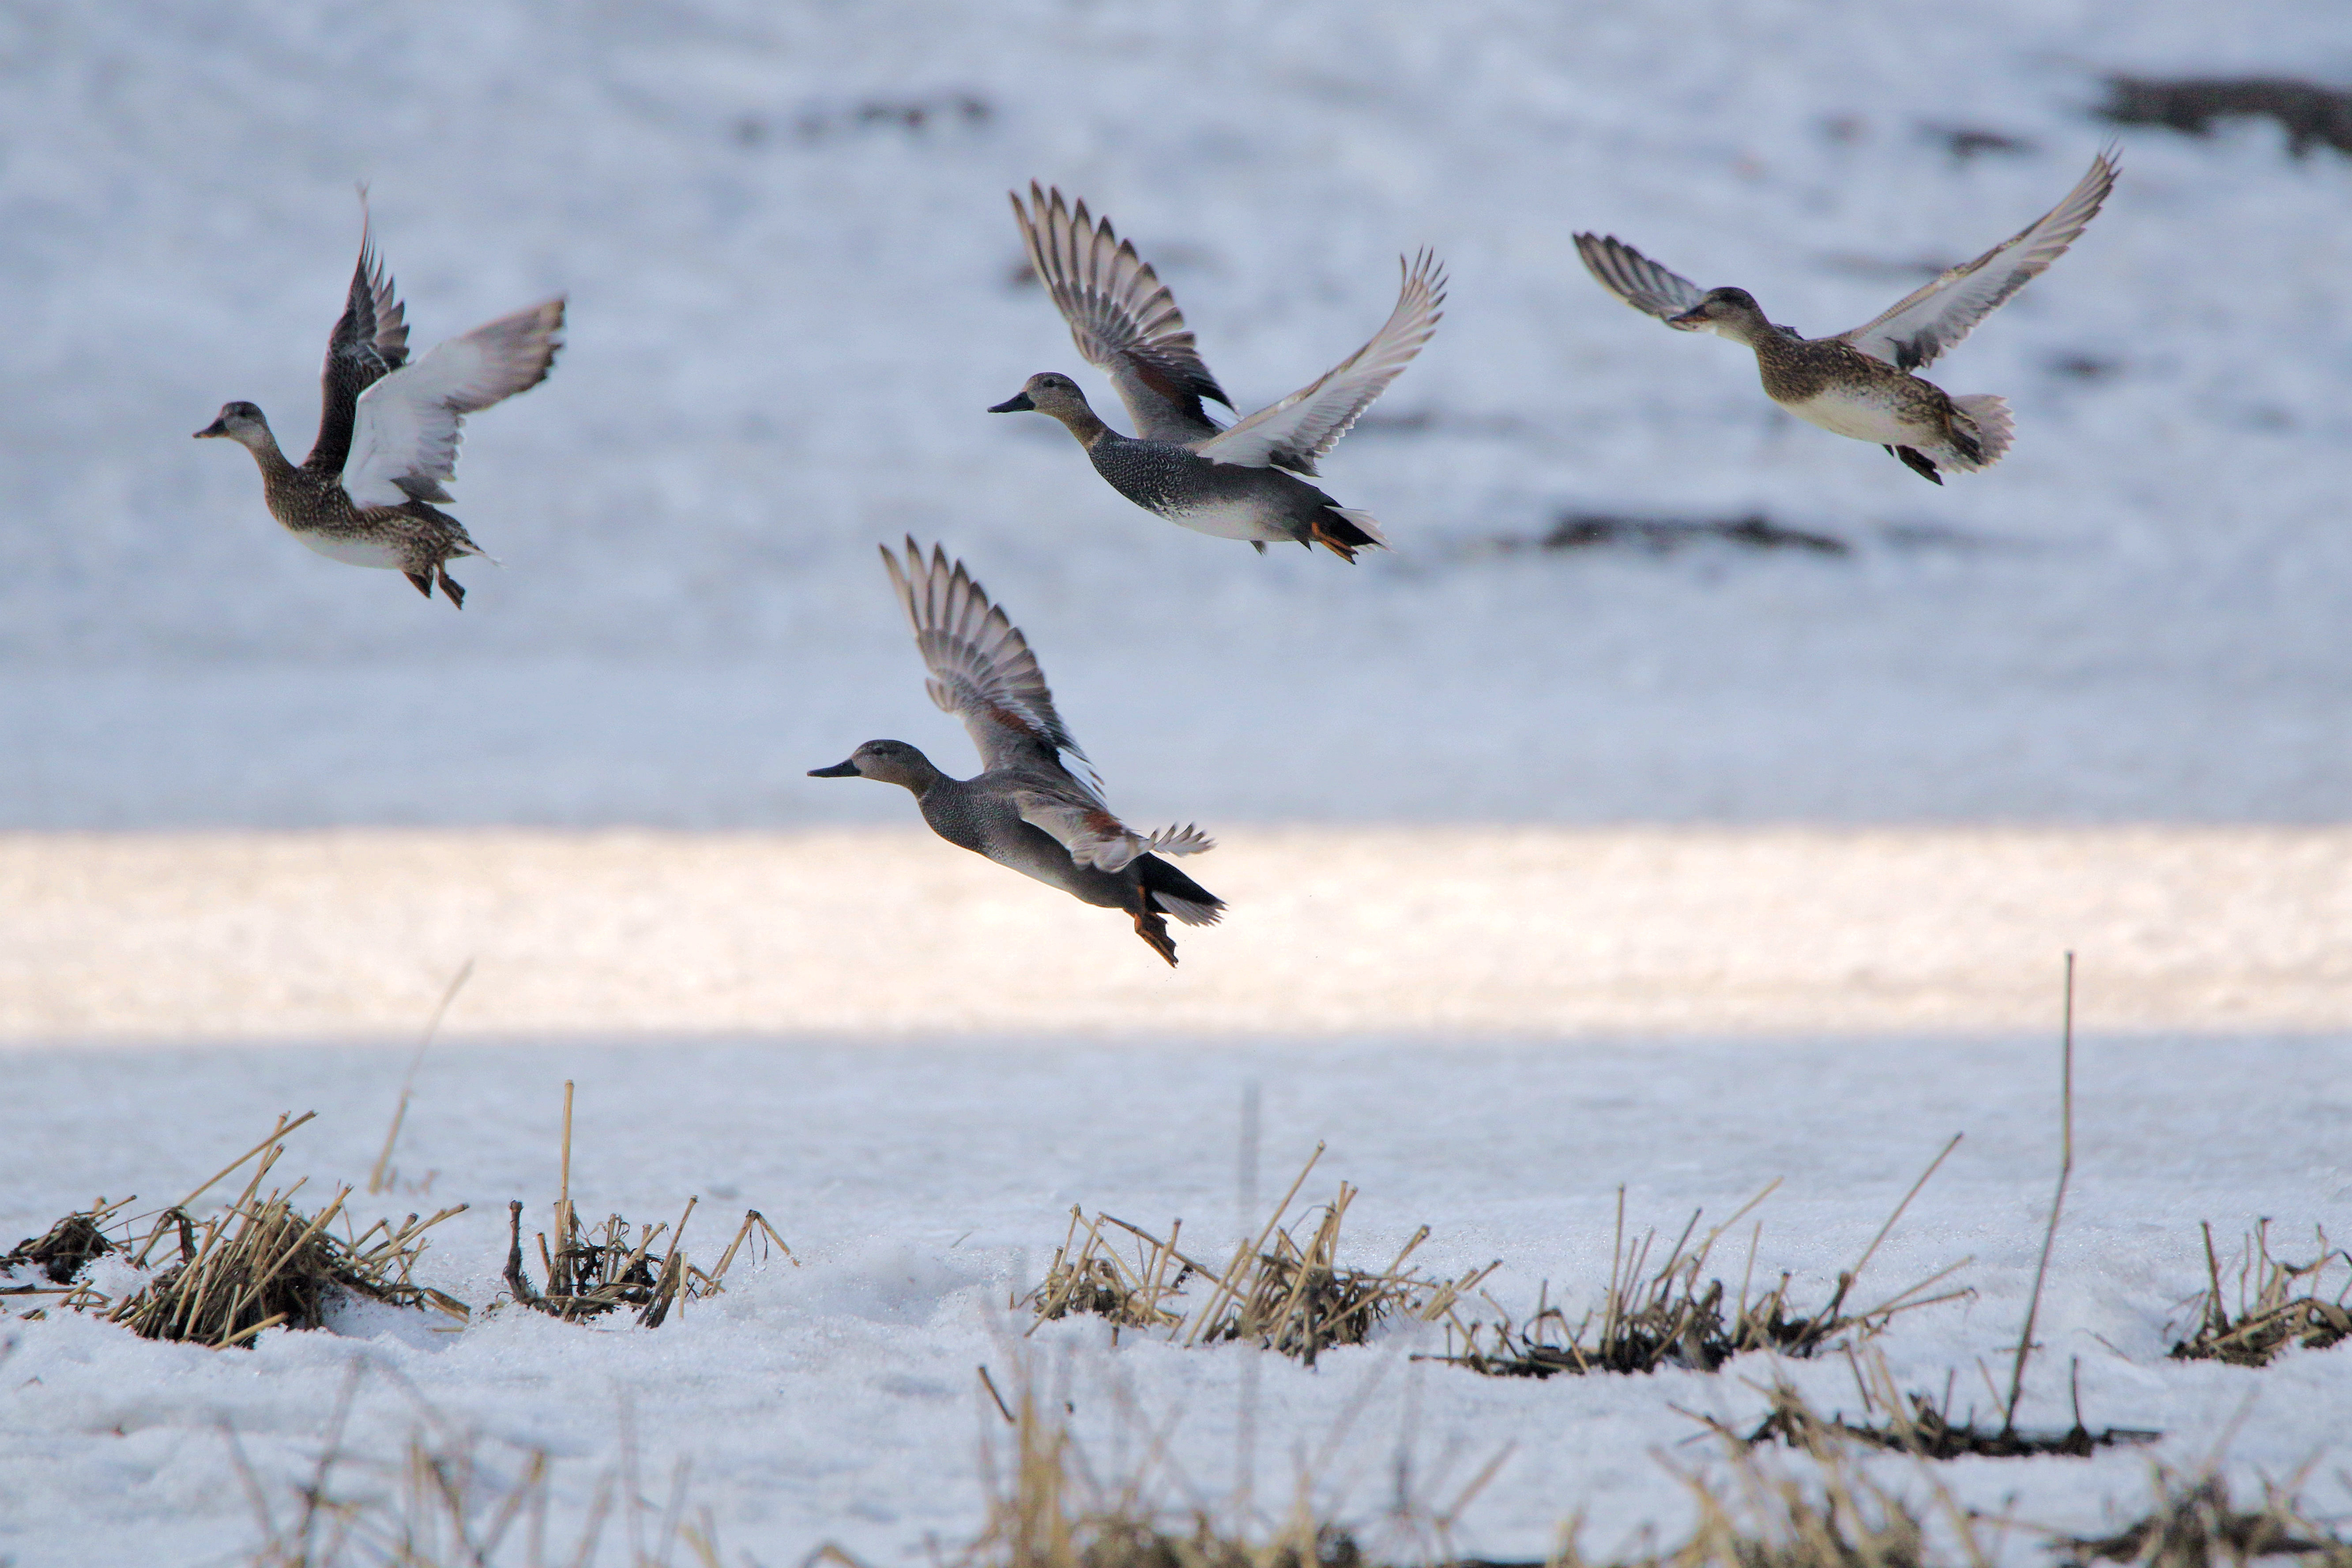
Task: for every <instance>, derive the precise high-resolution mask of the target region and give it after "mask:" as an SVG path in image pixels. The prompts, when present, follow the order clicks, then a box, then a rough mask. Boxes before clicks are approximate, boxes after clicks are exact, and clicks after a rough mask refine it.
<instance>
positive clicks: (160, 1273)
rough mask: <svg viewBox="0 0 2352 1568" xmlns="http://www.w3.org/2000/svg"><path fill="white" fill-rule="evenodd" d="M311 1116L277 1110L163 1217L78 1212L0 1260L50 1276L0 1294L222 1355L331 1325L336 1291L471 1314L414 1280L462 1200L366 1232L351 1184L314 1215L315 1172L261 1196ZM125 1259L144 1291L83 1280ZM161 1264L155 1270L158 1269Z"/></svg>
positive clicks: (122, 1204) (99, 1207)
mask: <svg viewBox="0 0 2352 1568" xmlns="http://www.w3.org/2000/svg"><path fill="white" fill-rule="evenodd" d="M311 1114H315V1113H306V1114H305V1115H303V1116H300V1117H299V1118H294V1119H291V1120H289V1118H287V1117H284V1116H280V1117H279V1118H278V1125H277V1126H276V1127H275V1128H273V1129H272V1130H271V1131H270V1134H269V1136H268V1137H267V1138H265V1139H263V1140H262V1141H261V1142H259V1143H257V1144H256V1145H254V1147H252V1148H251V1149H248V1150H247V1151H246V1152H244V1153H243V1154H241V1155H239V1156H238V1157H237V1158H236V1160H234V1161H232V1162H230V1163H229V1164H227V1165H226V1166H225V1167H224V1168H222V1169H221V1170H220V1171H219V1172H218V1173H215V1175H214V1176H213V1177H212V1178H211V1179H210V1180H208V1181H206V1182H205V1183H204V1184H201V1185H200V1186H198V1187H197V1188H196V1189H195V1190H194V1192H192V1193H190V1194H187V1196H185V1197H184V1198H182V1199H181V1200H180V1201H179V1202H178V1203H175V1204H173V1205H169V1206H168V1207H165V1208H163V1209H160V1210H157V1211H155V1212H154V1213H153V1214H152V1215H136V1216H130V1217H126V1216H125V1215H124V1214H123V1211H124V1210H125V1209H127V1208H129V1207H130V1205H131V1203H132V1202H133V1201H135V1200H132V1199H129V1198H125V1199H122V1200H121V1201H119V1202H116V1203H108V1202H106V1201H105V1200H104V1199H100V1200H99V1202H98V1203H97V1204H95V1205H92V1206H91V1207H90V1208H89V1209H87V1210H84V1211H82V1212H79V1213H77V1214H72V1215H67V1216H66V1217H65V1218H63V1219H61V1220H59V1221H58V1223H57V1224H56V1225H54V1226H50V1227H49V1229H48V1231H47V1234H45V1235H43V1236H41V1237H37V1238H34V1239H29V1240H26V1241H24V1242H21V1243H19V1244H18V1245H17V1247H16V1249H15V1250H14V1251H12V1252H10V1253H9V1254H7V1256H6V1257H5V1258H0V1272H5V1271H7V1270H10V1269H14V1268H21V1267H24V1266H26V1265H30V1266H32V1267H34V1268H37V1269H38V1270H39V1271H40V1272H41V1274H42V1275H43V1276H44V1277H45V1278H46V1279H47V1280H48V1281H49V1284H48V1285H47V1286H46V1287H44V1286H41V1285H9V1286H0V1293H5V1294H8V1295H16V1296H53V1297H55V1298H57V1300H55V1301H53V1302H50V1303H47V1304H46V1305H43V1306H40V1307H37V1308H35V1309H34V1310H32V1311H29V1312H26V1314H24V1315H25V1316H26V1317H28V1318H32V1317H39V1316H43V1315H46V1313H47V1310H48V1307H49V1306H56V1307H58V1308H60V1309H62V1310H70V1311H77V1312H89V1313H96V1314H98V1315H100V1316H102V1317H103V1318H105V1319H106V1320H107V1321H109V1322H116V1323H121V1324H122V1325H123V1326H124V1327H126V1328H128V1329H129V1330H130V1331H131V1332H132V1333H135V1334H137V1335H139V1336H140V1337H142V1339H151V1340H174V1341H184V1342H188V1343H192V1344H200V1345H208V1346H212V1347H215V1348H219V1349H225V1348H226V1347H229V1346H232V1345H249V1344H250V1343H251V1342H252V1341H253V1338H254V1336H255V1335H257V1334H259V1333H261V1332H263V1331H265V1330H268V1329H273V1328H281V1327H283V1328H294V1329H316V1328H320V1327H322V1326H323V1325H324V1324H325V1322H326V1318H327V1311H328V1309H329V1307H330V1305H331V1303H332V1302H333V1300H335V1298H336V1297H337V1295H338V1294H341V1295H345V1296H352V1297H359V1298H362V1299H365V1300H373V1301H382V1302H385V1303H387V1304H389V1305H392V1306H395V1307H424V1308H430V1309H433V1310H437V1311H440V1312H443V1313H446V1315H448V1316H449V1317H452V1318H455V1319H457V1321H460V1322H463V1321H465V1320H466V1318H467V1307H466V1305H465V1303H464V1302H462V1301H459V1300H457V1299H456V1298H454V1297H452V1296H449V1295H447V1294H446V1293H445V1292H443V1291H440V1290H436V1289H431V1288H429V1287H427V1286H423V1285H419V1284H417V1283H416V1282H415V1279H414V1278H413V1277H412V1270H413V1269H414V1268H415V1265H416V1261H417V1259H418V1258H419V1257H421V1256H422V1255H423V1253H424V1251H425V1232H427V1231H429V1230H431V1229H432V1228H433V1227H434V1226H436V1225H439V1224H440V1223H441V1222H442V1221H443V1220H446V1219H447V1218H449V1217H450V1216H451V1215H457V1214H462V1213H463V1212H465V1205H463V1204H458V1205H453V1206H451V1207H448V1208H445V1209H443V1210H441V1211H440V1212H439V1213H437V1214H436V1215H433V1216H432V1217H431V1218H429V1219H425V1218H420V1217H419V1216H417V1215H409V1216H408V1217H407V1218H406V1219H405V1220H403V1221H401V1222H400V1223H398V1224H396V1225H395V1224H394V1223H393V1222H392V1221H390V1220H381V1219H380V1220H378V1221H376V1222H375V1223H374V1224H373V1225H371V1226H367V1227H366V1228H365V1229H363V1230H358V1229H354V1227H353V1221H352V1219H351V1218H350V1216H349V1215H347V1214H346V1212H345V1208H344V1204H345V1201H346V1200H347V1199H349V1198H350V1196H351V1195H352V1189H351V1188H350V1187H340V1188H338V1189H336V1191H335V1192H334V1194H332V1195H331V1197H330V1198H329V1199H328V1201H327V1204H326V1206H325V1207H324V1208H321V1209H320V1210H319V1211H318V1212H316V1213H315V1214H310V1213H305V1212H304V1211H303V1210H302V1209H301V1208H300V1207H299V1206H298V1205H297V1204H296V1201H295V1200H296V1197H297V1195H298V1194H299V1193H300V1191H301V1189H302V1187H303V1186H304V1185H305V1183H306V1181H307V1178H305V1179H304V1180H298V1181H296V1182H295V1183H294V1184H292V1185H290V1186H287V1187H283V1188H272V1189H271V1190H269V1191H268V1192H264V1191H263V1190H262V1184H263V1183H264V1182H265V1181H267V1180H268V1177H269V1174H270V1173H271V1172H272V1171H273V1170H274V1169H276V1167H277V1165H278V1161H279V1159H280V1158H281V1157H282V1156H283V1155H284V1154H285V1152H286V1145H285V1143H284V1142H283V1140H284V1139H285V1137H286V1135H287V1134H288V1133H289V1132H291V1131H294V1130H295V1129H296V1128H298V1127H300V1126H301V1125H302V1124H303V1123H304V1122H307V1121H310V1116H311ZM247 1162H255V1164H254V1168H253V1172H252V1174H251V1176H250V1177H249V1178H248V1179H247V1182H246V1184H245V1187H244V1190H243V1191H241V1192H240V1193H239V1194H237V1195H236V1198H234V1199H233V1200H231V1201H230V1202H229V1204H228V1205H226V1207H225V1208H224V1209H223V1210H222V1211H221V1212H220V1213H218V1214H214V1215H205V1216H203V1217H201V1218H200V1217H198V1216H197V1215H196V1214H195V1212H194V1204H195V1201H196V1200H197V1199H198V1198H199V1197H202V1196H203V1195H204V1194H205V1193H207V1192H209V1191H210V1190H212V1188H214V1187H215V1186H216V1185H218V1184H220V1183H221V1182H223V1181H225V1180H226V1179H227V1178H228V1177H229V1176H231V1175H233V1174H234V1173H236V1171H238V1170H239V1169H240V1168H241V1167H243V1166H244V1165H245V1164H246V1163H247ZM338 1219H341V1220H342V1221H343V1229H342V1232H341V1234H338V1233H337V1232H336V1231H335V1229H334V1228H333V1226H334V1224H335V1222H336V1221H337V1220H338ZM142 1225H144V1226H147V1228H146V1229H145V1231H144V1233H143V1234H142V1232H141V1229H140V1227H141V1226H142ZM117 1254H120V1255H121V1257H122V1258H124V1259H125V1260H126V1261H127V1262H128V1263H129V1265H130V1266H131V1268H132V1269H133V1270H137V1271H140V1276H141V1277H140V1279H139V1282H138V1283H137V1285H136V1286H135V1288H133V1289H128V1290H125V1291H122V1292H121V1293H119V1294H117V1295H112V1296H110V1295H109V1294H107V1293H106V1292H105V1291H102V1290H100V1289H97V1288H96V1287H95V1286H94V1285H92V1284H90V1283H89V1282H88V1281H87V1280H86V1279H83V1278H82V1276H83V1274H84V1273H85V1271H86V1270H87V1269H88V1268H89V1265H90V1264H91V1263H92V1262H94V1261H96V1260H97V1259H99V1258H104V1257H109V1256H113V1255H117ZM154 1260H161V1261H160V1266H156V1264H155V1261H154ZM151 1267H152V1268H153V1271H152V1272H147V1271H148V1270H149V1269H150V1268H151Z"/></svg>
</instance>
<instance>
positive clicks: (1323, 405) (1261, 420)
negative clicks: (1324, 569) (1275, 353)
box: [1192, 250, 1445, 474]
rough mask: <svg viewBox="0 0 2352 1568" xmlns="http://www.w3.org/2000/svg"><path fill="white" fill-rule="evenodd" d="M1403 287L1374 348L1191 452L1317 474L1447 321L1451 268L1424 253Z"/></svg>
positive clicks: (1409, 267)
mask: <svg viewBox="0 0 2352 1568" xmlns="http://www.w3.org/2000/svg"><path fill="white" fill-rule="evenodd" d="M1400 267H1401V268H1402V271H1403V273H1404V286H1403V288H1402V289H1399V290H1398V293H1397V302H1396V309H1395V310H1391V311H1390V312H1389V319H1388V321H1387V323H1386V324H1385V325H1383V326H1382V327H1381V330H1380V331H1378V332H1375V333H1374V334H1373V335H1372V341H1371V342H1368V343H1366V344H1365V345H1364V346H1363V347H1362V348H1360V349H1358V350H1357V351H1356V352H1355V353H1352V354H1349V356H1348V357H1347V358H1346V359H1344V360H1342V361H1340V362H1339V363H1338V364H1337V365H1334V366H1333V367H1332V368H1331V369H1330V370H1329V371H1328V372H1326V373H1325V374H1323V375H1322V376H1321V378H1319V379H1318V380H1317V381H1316V382H1315V383H1314V384H1312V385H1309V386H1305V387H1301V388H1300V389H1299V390H1298V391H1297V392H1294V393H1292V394H1291V395H1289V396H1287V397H1286V398H1284V399H1283V400H1282V401H1281V402H1279V403H1276V404H1274V405H1270V406H1268V407H1265V408H1261V409H1259V410H1258V411H1257V412H1256V413H1255V414H1253V415H1251V416H1249V417H1248V418H1246V419H1244V420H1243V421H1242V422H1241V423H1240V424H1238V425H1236V426H1234V427H1233V428H1232V429H1230V430H1227V431H1224V432H1223V433H1222V434H1220V435H1217V436H1213V437H1210V438H1209V439H1208V440H1205V441H1201V442H1197V443H1195V444H1194V445H1193V447H1192V450H1194V451H1195V452H1198V453H1199V454H1201V456H1202V457H1204V458H1210V459H1212V460H1213V461H1215V462H1220V463H1233V464H1236V465H1238V466H1240V467H1242V468H1267V467H1274V468H1288V469H1290V470H1292V471H1293V472H1295V473H1301V474H1312V473H1314V472H1315V460H1316V459H1317V458H1320V457H1321V456H1323V454H1325V453H1326V452H1328V451H1329V450H1330V449H1331V448H1332V447H1333V446H1334V445H1336V444H1337V443H1338V441H1339V437H1342V436H1344V435H1346V434H1347V433H1348V426H1350V425H1353V424H1354V423H1355V422H1356V418H1357V416H1359V415H1360V414H1362V413H1363V411H1364V410H1365V409H1367V408H1370V406H1371V405H1372V400H1373V399H1374V398H1376V397H1378V396H1380V395H1381V393H1383V392H1385V391H1387V390H1388V384H1389V383H1391V382H1392V381H1394V380H1395V379H1396V378H1397V376H1398V375H1399V374H1402V372H1403V370H1404V367H1405V366H1406V365H1408V364H1410V363H1412V357H1413V355H1415V354H1417V353H1420V352H1421V348H1422V345H1423V343H1426V342H1429V339H1430V334H1431V333H1433V332H1434V331H1437V323H1438V321H1439V320H1440V319H1441V318H1442V317H1443V316H1444V314H1445V312H1444V310H1442V309H1441V307H1442V306H1444V303H1445V268H1444V267H1442V266H1440V265H1439V264H1438V260H1437V258H1436V257H1434V256H1433V255H1431V254H1430V253H1429V252H1428V251H1425V250H1424V251H1423V252H1422V253H1421V254H1420V255H1419V256H1418V257H1416V258H1413V259H1412V261H1411V262H1410V263H1400Z"/></svg>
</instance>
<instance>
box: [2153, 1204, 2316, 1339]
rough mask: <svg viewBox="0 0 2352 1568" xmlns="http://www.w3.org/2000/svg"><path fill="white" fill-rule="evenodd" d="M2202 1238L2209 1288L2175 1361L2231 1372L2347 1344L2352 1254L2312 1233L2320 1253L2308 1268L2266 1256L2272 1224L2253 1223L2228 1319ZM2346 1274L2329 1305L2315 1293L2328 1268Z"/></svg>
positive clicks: (2208, 1238)
mask: <svg viewBox="0 0 2352 1568" xmlns="http://www.w3.org/2000/svg"><path fill="white" fill-rule="evenodd" d="M2201 1228H2202V1229H2203V1231H2204V1233H2205V1279H2206V1288H2205V1290H2204V1291H2203V1293H2202V1294H2200V1295H2199V1296H2198V1297H2197V1298H2196V1299H2195V1300H2194V1301H2193V1302H2192V1304H2191V1305H2192V1310H2193V1311H2194V1313H2195V1316H2196V1320H2197V1328H2196V1331H2194V1332H2193V1333H2191V1334H2190V1335H2189V1337H2188V1338H2187V1339H2185V1340H2181V1341H2179V1342H2176V1343H2175V1344H2174V1345H2173V1347H2172V1356H2173V1359H2174V1360H2176V1361H2221V1362H2227V1363H2230V1364H2231V1365H2232V1366H2266V1365H2268V1364H2269V1363H2270V1361H2271V1358H2272V1357H2273V1356H2275V1355H2277V1354H2278V1353H2279V1352H2281V1351H2284V1350H2285V1349H2286V1348H2287V1347H2288V1346H2289V1345H2294V1344H2299V1345H2302V1346H2304V1347H2305V1349H2308V1350H2326V1349H2327V1348H2328V1347H2329V1346H2331V1345H2336V1344H2340V1343H2342V1342H2344V1341H2345V1340H2347V1339H2352V1310H2347V1298H2352V1252H2347V1251H2346V1250H2345V1249H2344V1248H2342V1247H2336V1246H2334V1245H2333V1244H2332V1243H2330V1242H2329V1241H2328V1239H2327V1232H2326V1231H2325V1230H2322V1229H2320V1228H2319V1227H2318V1226H2313V1227H2312V1228H2313V1232H2314V1234H2315V1237H2316V1238H2317V1241H2318V1247H2319V1251H2318V1254H2317V1256H2315V1258H2313V1259H2312V1260H2311V1261H2310V1262H2308V1263H2290V1262H2287V1261H2286V1260H2284V1258H2274V1257H2273V1256H2272V1255H2271V1237H2270V1221H2268V1220H2261V1221H2258V1222H2257V1223H2256V1224H2255V1226H2254V1228H2253V1229H2252V1230H2251V1231H2249V1232H2248V1233H2247V1235H2246V1245H2245V1248H2244V1250H2243V1252H2242V1253H2241V1254H2240V1261H2239V1265H2238V1271H2237V1272H2238V1281H2237V1283H2238V1288H2237V1300H2238V1315H2237V1316H2236V1317H2235V1318H2232V1317H2231V1315H2230V1310H2229V1305H2228V1298H2227V1296H2226V1295H2225V1294H2224V1292H2223V1290H2222V1288H2221V1263H2220V1261H2219V1260H2218V1259H2217V1258H2215V1256H2214V1253H2213V1227H2212V1226H2210V1225H2207V1226H2202V1227H2201ZM2338 1263H2341V1264H2344V1265H2346V1266H2347V1270H2346V1274H2345V1280H2344V1284H2343V1286H2342V1287H2341V1288H2340V1289H2337V1290H2336V1294H2335V1296H2334V1297H2333V1298H2332V1299H2330V1298H2327V1297H2325V1296H2322V1295H2321V1294H2320V1293H2319V1287H2320V1286H2321V1284H2322V1276H2324V1275H2325V1274H2326V1271H2327V1269H2328V1268H2329V1267H2330V1266H2332V1265H2335V1264H2338Z"/></svg>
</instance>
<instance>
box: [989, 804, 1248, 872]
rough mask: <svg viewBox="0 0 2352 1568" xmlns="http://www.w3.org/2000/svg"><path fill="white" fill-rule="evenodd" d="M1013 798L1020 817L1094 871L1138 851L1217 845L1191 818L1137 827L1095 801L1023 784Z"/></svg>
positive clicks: (1115, 866) (1124, 863)
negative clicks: (1146, 829)
mask: <svg viewBox="0 0 2352 1568" xmlns="http://www.w3.org/2000/svg"><path fill="white" fill-rule="evenodd" d="M1013 802H1014V805H1016V806H1017V807H1018V808H1019V810H1020V812H1021V820H1022V821H1024V822H1025V823H1027V824H1029V826H1032V827H1037V828H1042V829H1044V830H1045V832H1046V833H1049V834H1051V835H1052V836H1053V837H1054V838H1055V840H1056V841H1057V842H1059V843H1060V845H1061V846H1062V847H1063V848H1065V849H1066V850H1068V851H1069V852H1070V858H1071V859H1073V860H1075V861H1076V862H1077V863H1078V864H1079V865H1081V866H1092V867H1093V868H1095V869H1097V870H1098V871H1120V870H1124V869H1126V868H1127V867H1128V866H1129V864H1130V863H1132V862H1133V861H1134V860H1135V858H1137V857H1138V856H1140V855H1148V854H1154V853H1157V854H1161V855H1201V854H1205V853H1206V852H1207V851H1209V850H1211V849H1214V848H1215V847H1217V841H1216V840H1215V839H1213V838H1212V837H1209V836H1208V835H1207V834H1205V833H1203V832H1202V831H1201V829H1200V828H1199V827H1198V826H1194V825H1192V824H1190V823H1188V824H1186V825H1185V826H1182V827H1172V826H1171V827H1165V828H1162V829H1161V830H1160V831H1159V832H1157V833H1138V832H1136V831H1135V829H1133V828H1131V827H1129V826H1127V825H1126V824H1125V823H1123V822H1121V821H1119V819H1118V817H1116V816H1112V815H1111V814H1110V813H1109V812H1108V811H1107V810H1105V809H1104V808H1103V807H1102V806H1100V805H1095V804H1093V803H1091V802H1087V801H1078V800H1071V799H1068V798H1067V797H1066V796H1062V795H1055V794H1052V793H1050V792H1048V791H1045V790H1042V789H1040V790H1023V791H1021V792H1020V793H1019V794H1017V795H1014V797H1013Z"/></svg>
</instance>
